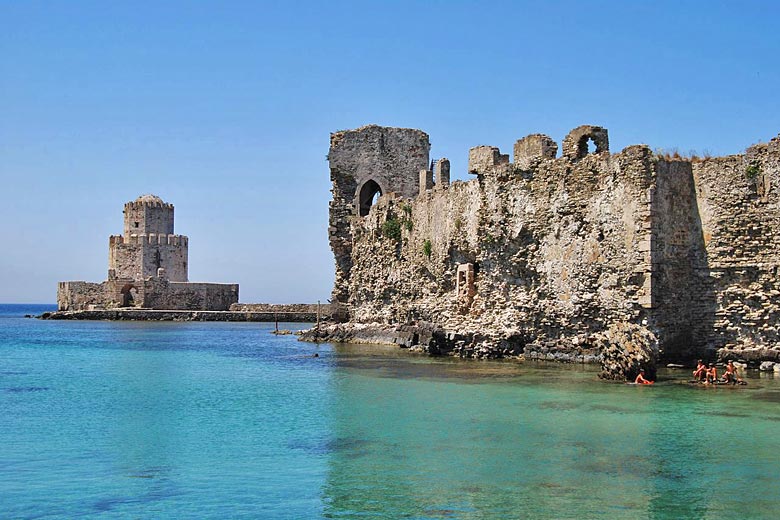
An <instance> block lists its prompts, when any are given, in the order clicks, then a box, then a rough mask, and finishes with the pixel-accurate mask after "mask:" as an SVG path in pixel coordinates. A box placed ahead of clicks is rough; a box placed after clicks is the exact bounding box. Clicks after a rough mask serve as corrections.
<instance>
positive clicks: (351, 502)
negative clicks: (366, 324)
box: [0, 305, 780, 519]
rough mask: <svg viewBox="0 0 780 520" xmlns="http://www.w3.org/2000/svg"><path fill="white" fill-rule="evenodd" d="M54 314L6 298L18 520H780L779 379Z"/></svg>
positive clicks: (3, 365) (9, 513) (0, 460)
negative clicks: (489, 358) (624, 371)
mask: <svg viewBox="0 0 780 520" xmlns="http://www.w3.org/2000/svg"><path fill="white" fill-rule="evenodd" d="M44 310H51V309H50V308H48V307H30V306H7V305H5V306H0V518H3V519H5V518H36V519H37V518H101V519H102V518H270V519H275V518H290V519H299V518H300V519H308V518H388V519H391V518H392V519H395V518H462V519H484V518H556V519H559V518H577V519H582V518H654V519H655V518H658V519H666V518H668V519H677V518H697V519H698V518H735V517H739V518H778V516H780V381H778V380H776V379H774V378H773V376H772V375H759V374H758V373H751V374H749V375H750V377H749V379H748V382H749V384H748V386H746V387H728V388H726V387H717V388H708V389H704V388H691V387H689V386H687V385H685V384H682V382H683V381H685V380H686V379H687V378H688V375H689V372H687V371H677V372H672V371H667V372H664V371H662V372H661V374H660V381H659V382H658V384H656V385H654V386H652V387H634V386H626V385H621V384H610V383H604V382H601V381H598V379H597V377H596V371H595V369H594V368H592V367H582V366H572V365H568V366H567V365H555V364H552V365H543V364H530V363H526V364H522V363H517V362H497V361H493V362H477V361H464V360H456V359H449V358H444V359H434V358H428V357H424V356H419V355H413V354H410V353H408V352H405V351H402V350H400V349H397V348H389V347H388V348H385V347H377V346H372V347H366V346H364V347H360V346H345V345H344V346H334V345H329V344H320V345H315V344H311V343H301V342H298V341H297V338H296V337H295V336H275V335H273V334H271V331H272V330H273V325H272V324H257V323H153V322H145V323H133V322H89V321H40V320H34V319H25V318H24V317H23V316H24V314H39V313H40V312H43V311H44ZM283 327H285V328H298V327H297V326H296V325H294V324H285V325H283ZM300 327H303V325H301V326H300ZM315 354H317V357H315V356H314V355H315Z"/></svg>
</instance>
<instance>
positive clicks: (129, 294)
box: [119, 283, 138, 307]
mask: <svg viewBox="0 0 780 520" xmlns="http://www.w3.org/2000/svg"><path fill="white" fill-rule="evenodd" d="M119 292H120V294H121V295H122V307H134V306H135V296H136V294H137V292H138V291H137V289H136V288H135V286H133V284H131V283H127V284H125V286H124V287H122V290H121V291H119Z"/></svg>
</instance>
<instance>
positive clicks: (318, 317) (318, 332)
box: [317, 300, 320, 337]
mask: <svg viewBox="0 0 780 520" xmlns="http://www.w3.org/2000/svg"><path fill="white" fill-rule="evenodd" d="M319 334H320V301H319V300H317V336H318V337H319Z"/></svg>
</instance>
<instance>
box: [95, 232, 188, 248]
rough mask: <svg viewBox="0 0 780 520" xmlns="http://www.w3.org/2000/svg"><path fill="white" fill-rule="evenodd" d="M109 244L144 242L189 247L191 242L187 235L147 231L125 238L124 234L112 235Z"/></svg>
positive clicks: (138, 243) (135, 244)
mask: <svg viewBox="0 0 780 520" xmlns="http://www.w3.org/2000/svg"><path fill="white" fill-rule="evenodd" d="M108 241H109V246H111V247H113V246H118V245H133V246H137V245H142V244H149V245H160V246H169V245H170V246H184V247H187V245H188V243H189V238H188V237H187V236H186V235H173V234H171V235H163V234H158V233H149V234H148V235H147V234H145V233H141V234H135V233H133V234H131V235H130V236H129V237H127V238H125V237H124V236H122V235H111V236H110V237H108Z"/></svg>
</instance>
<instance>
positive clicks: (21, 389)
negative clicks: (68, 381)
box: [5, 386, 49, 394]
mask: <svg viewBox="0 0 780 520" xmlns="http://www.w3.org/2000/svg"><path fill="white" fill-rule="evenodd" d="M48 389H49V388H48V387H46V386H12V387H10V388H6V389H5V391H6V392H8V393H9V394H24V393H27V392H43V391H45V390H48Z"/></svg>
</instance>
